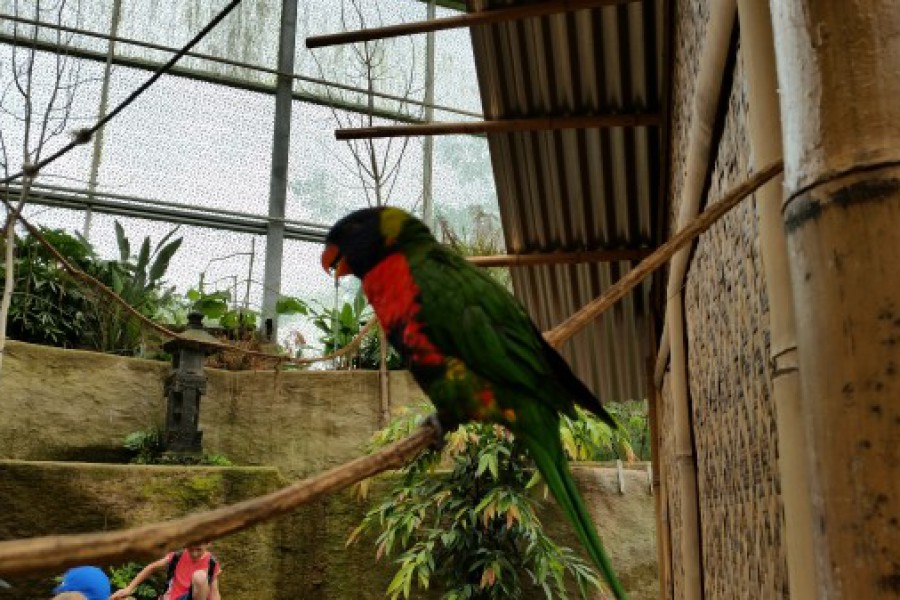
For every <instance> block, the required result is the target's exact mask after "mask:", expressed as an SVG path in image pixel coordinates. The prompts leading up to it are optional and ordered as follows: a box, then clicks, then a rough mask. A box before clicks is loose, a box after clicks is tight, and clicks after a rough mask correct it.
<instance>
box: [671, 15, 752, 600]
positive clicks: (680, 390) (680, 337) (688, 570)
mask: <svg viewBox="0 0 900 600" xmlns="http://www.w3.org/2000/svg"><path fill="white" fill-rule="evenodd" d="M736 12H737V8H736V4H735V0H717V1H716V2H713V3H711V5H710V16H709V22H708V24H707V27H706V36H705V39H704V42H703V51H702V55H701V57H700V73H699V75H698V76H697V83H696V90H695V92H694V99H693V108H692V114H691V129H690V133H689V138H688V148H687V166H686V168H685V171H686V172H685V176H684V182H683V184H682V196H681V206H680V208H679V214H678V227H679V228H680V227H683V226H684V224H685V223H687V222H689V221H690V220H691V218H692V217H693V215H695V214H696V213H697V211H698V209H699V206H700V200H701V197H702V195H703V190H704V186H705V183H706V175H707V173H708V171H709V165H710V162H711V159H712V157H711V152H710V149H711V145H712V130H713V126H714V123H715V121H716V114H717V111H718V105H719V96H720V93H721V88H722V79H723V73H724V71H725V63H726V61H727V58H728V51H729V47H730V42H731V33H732V30H733V28H734V22H735V16H736ZM688 257H689V252H688V249H684V250H682V251H681V252H679V253H678V254H676V255H675V256H674V257H673V258H672V263H671V265H670V267H669V280H668V285H667V286H666V298H667V304H666V326H667V327H668V332H669V360H670V361H671V367H670V369H671V385H672V400H673V402H674V409H675V417H674V418H675V426H674V428H675V473H676V476H677V479H678V481H679V488H680V489H679V495H680V500H681V502H680V503H681V524H682V528H681V530H682V539H681V540H680V544H681V558H682V561H683V564H682V565H681V572H682V576H683V578H684V581H683V587H682V589H683V590H684V598H685V600H699V599H700V598H702V597H703V576H702V564H701V553H700V544H701V539H702V538H701V532H700V503H699V498H698V495H699V491H698V489H697V462H696V457H695V456H694V451H693V442H692V428H691V403H690V395H689V391H688V374H687V361H686V359H685V353H686V350H685V340H684V305H683V296H682V292H681V289H682V282H683V281H684V276H685V273H686V272H687V265H688Z"/></svg>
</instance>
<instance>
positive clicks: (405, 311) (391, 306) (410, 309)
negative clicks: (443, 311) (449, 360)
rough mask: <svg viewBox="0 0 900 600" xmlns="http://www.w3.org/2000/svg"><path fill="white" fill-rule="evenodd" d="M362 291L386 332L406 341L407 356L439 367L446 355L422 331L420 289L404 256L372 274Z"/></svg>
mask: <svg viewBox="0 0 900 600" xmlns="http://www.w3.org/2000/svg"><path fill="white" fill-rule="evenodd" d="M362 284H363V291H364V292H365V294H366V297H367V298H368V299H369V302H371V303H372V307H373V308H374V309H375V314H376V315H378V320H379V321H380V322H381V324H382V325H383V326H384V328H385V330H387V331H391V332H396V333H398V334H399V335H400V338H401V339H402V340H403V345H404V346H405V348H403V349H399V348H398V350H401V351H404V350H405V353H407V354H409V355H410V357H411V358H412V360H413V362H417V363H421V364H438V363H440V362H442V361H443V356H442V355H441V353H440V352H439V351H438V350H437V348H435V347H434V345H433V344H432V343H431V342H430V341H429V340H428V338H427V337H425V335H424V334H423V333H422V331H421V324H420V323H419V322H418V321H417V320H416V315H418V313H419V309H420V308H421V307H420V305H419V303H418V296H419V286H417V285H416V282H415V279H413V276H412V273H411V272H410V270H409V263H407V262H406V257H404V256H403V255H402V254H393V255H391V256H389V257H387V258H386V259H384V260H383V261H381V262H380V263H378V265H376V266H375V268H373V269H372V270H371V271H369V272H368V273H367V274H366V276H365V277H364V278H363V280H362Z"/></svg>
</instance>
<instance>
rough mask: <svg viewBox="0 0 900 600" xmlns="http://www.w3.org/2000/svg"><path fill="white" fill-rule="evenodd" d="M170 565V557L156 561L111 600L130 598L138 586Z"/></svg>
mask: <svg viewBox="0 0 900 600" xmlns="http://www.w3.org/2000/svg"><path fill="white" fill-rule="evenodd" d="M168 564H169V557H168V556H164V557H162V558H161V559H159V560H157V561H154V562H152V563H150V564H149V565H147V566H146V567H144V568H143V569H142V570H141V572H140V573H138V574H137V575H135V576H134V579H132V580H131V583H129V584H128V585H127V586H126V587H124V588H122V589H121V590H119V591H118V592H116V593H115V594H113V595H112V596H110V597H109V600H121V599H122V598H127V597H128V596H130V595H132V594H133V593H134V590H136V589H137V586H139V585H141V584H142V583H143V582H144V580H145V579H147V578H148V577H150V575H151V574H152V573H153V571H156V570H157V569H164V568H165V567H166V566H168Z"/></svg>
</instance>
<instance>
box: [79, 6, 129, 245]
mask: <svg viewBox="0 0 900 600" xmlns="http://www.w3.org/2000/svg"><path fill="white" fill-rule="evenodd" d="M121 14H122V0H115V1H114V2H113V7H112V16H110V22H109V35H110V38H109V45H108V46H107V50H106V66H105V67H104V68H103V84H102V86H101V88H100V106H99V107H98V108H97V119H98V120H99V119H102V118H103V117H105V116H106V106H107V104H108V103H109V76H110V73H111V72H112V63H113V56H114V54H115V51H116V41H115V40H116V35H117V34H118V32H119V22H120V21H121V20H122V19H121ZM103 131H104V129H103V128H101V129H100V131H98V132H97V133H95V134H94V153H93V155H92V156H91V173H90V175H89V176H88V205H87V209H86V210H85V211H84V232H83V235H84V239H86V240H89V239H91V219H92V217H93V211H92V210H91V201H92V200H93V199H94V191H95V190H96V189H97V174H98V173H99V172H100V156H101V154H103Z"/></svg>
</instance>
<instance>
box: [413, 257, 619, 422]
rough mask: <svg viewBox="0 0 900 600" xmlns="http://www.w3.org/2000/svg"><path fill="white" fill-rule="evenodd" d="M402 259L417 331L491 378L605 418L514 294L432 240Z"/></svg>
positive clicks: (564, 408)
mask: <svg viewBox="0 0 900 600" xmlns="http://www.w3.org/2000/svg"><path fill="white" fill-rule="evenodd" d="M410 266H411V269H412V272H413V277H414V278H415V280H416V283H417V284H418V286H419V290H420V294H421V305H422V309H421V312H420V313H419V315H420V317H421V320H422V323H423V327H424V332H425V334H426V335H427V336H428V338H429V339H430V340H431V341H432V343H434V344H435V345H436V346H437V347H438V348H440V350H441V351H442V352H444V353H445V354H447V355H449V356H454V357H456V358H459V359H460V360H462V361H463V362H464V363H465V364H466V367H467V368H469V369H471V370H472V371H474V372H475V373H477V374H478V375H480V376H482V377H484V378H485V379H487V380H488V381H491V382H493V383H494V384H495V385H501V386H504V387H507V388H510V389H511V391H514V392H519V393H522V394H526V395H529V396H532V397H535V396H538V397H540V398H541V399H542V400H543V401H545V402H548V403H549V404H550V405H551V406H552V407H553V408H554V409H556V410H558V411H561V412H563V413H566V414H571V413H572V402H573V401H574V402H577V403H578V404H580V405H582V406H584V407H585V408H587V409H588V410H590V411H592V412H594V413H596V414H597V415H599V416H601V417H602V418H604V419H605V420H606V419H608V414H607V413H606V411H605V410H604V409H603V407H602V406H601V405H600V403H599V401H598V400H597V399H596V397H594V395H593V394H592V393H591V392H590V390H588V389H587V387H586V386H585V385H584V384H583V383H582V382H581V381H580V380H579V379H578V378H577V377H576V376H575V375H574V374H573V373H572V371H571V369H570V368H569V366H568V364H567V363H566V362H565V360H563V359H562V357H560V356H559V354H558V353H557V352H556V351H555V350H554V349H553V348H551V347H550V346H549V345H548V344H547V342H546V341H545V340H544V338H543V336H542V335H541V333H540V331H538V330H537V328H536V327H535V326H534V323H533V322H532V321H531V319H530V318H529V317H528V315H527V314H526V313H525V310H524V309H523V308H522V306H521V305H520V304H519V303H518V301H517V300H516V299H515V298H514V297H513V296H512V295H511V294H510V293H509V292H507V291H506V290H505V289H504V288H503V287H502V286H500V285H499V284H497V283H496V282H495V281H494V280H493V279H491V278H490V276H488V275H487V274H486V273H484V272H483V271H482V270H480V269H478V268H477V267H473V266H472V265H470V264H469V263H468V262H467V261H466V260H465V259H463V258H462V257H460V256H458V255H456V254H454V253H452V252H450V251H448V250H446V249H444V248H443V247H440V246H435V247H433V248H431V249H430V250H429V251H428V252H426V253H423V254H421V255H420V256H419V257H418V259H417V258H411V260H410ZM536 392H543V393H536ZM608 420H609V422H610V424H613V422H612V419H611V418H609V419H608Z"/></svg>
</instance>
